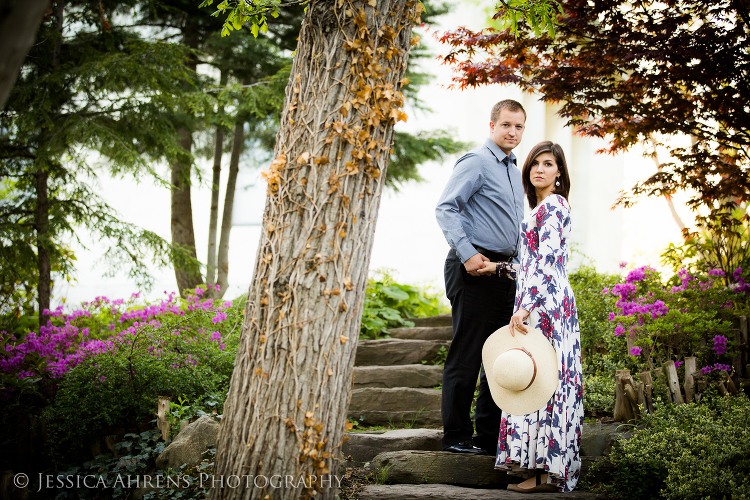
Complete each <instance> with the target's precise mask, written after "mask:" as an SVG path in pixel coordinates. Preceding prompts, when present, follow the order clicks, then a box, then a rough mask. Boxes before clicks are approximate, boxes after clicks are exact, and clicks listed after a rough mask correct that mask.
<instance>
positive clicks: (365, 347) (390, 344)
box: [349, 315, 453, 427]
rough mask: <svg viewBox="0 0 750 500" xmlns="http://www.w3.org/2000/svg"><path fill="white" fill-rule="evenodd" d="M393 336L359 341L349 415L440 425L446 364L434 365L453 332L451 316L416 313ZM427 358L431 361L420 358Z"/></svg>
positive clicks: (366, 421)
mask: <svg viewBox="0 0 750 500" xmlns="http://www.w3.org/2000/svg"><path fill="white" fill-rule="evenodd" d="M413 321H414V324H415V326H414V328H394V329H391V330H390V331H389V334H390V336H391V338H390V339H382V340H360V341H359V344H358V345H357V354H356V357H355V359H354V376H353V390H352V401H351V403H350V405H349V420H351V421H353V422H358V423H359V424H360V425H365V426H370V425H389V424H392V425H395V426H408V427H416V426H419V427H440V426H442V420H441V418H440V390H439V389H433V388H434V387H435V386H437V385H440V383H441V382H442V380H443V367H442V366H440V365H433V364H430V362H431V361H432V360H434V359H435V358H436V357H438V356H439V353H440V349H441V348H444V349H448V346H449V345H450V339H451V338H452V336H453V329H452V327H451V317H450V315H442V316H434V317H431V318H416V319H414V320H413ZM423 361H425V362H427V363H426V364H425V363H422V362H423Z"/></svg>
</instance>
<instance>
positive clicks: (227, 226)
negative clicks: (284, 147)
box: [216, 118, 245, 298]
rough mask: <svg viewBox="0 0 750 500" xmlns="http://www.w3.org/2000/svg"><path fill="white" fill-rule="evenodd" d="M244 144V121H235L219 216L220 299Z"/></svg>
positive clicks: (227, 259) (222, 290)
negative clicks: (221, 211)
mask: <svg viewBox="0 0 750 500" xmlns="http://www.w3.org/2000/svg"><path fill="white" fill-rule="evenodd" d="M244 143H245V120H244V119H242V118H238V119H237V123H236V124H235V126H234V141H233V142H232V157H231V159H230V160H229V177H227V192H226V193H225V194H224V212H223V213H222V215H221V239H220V240H219V279H218V281H217V282H216V283H217V284H218V285H219V290H218V291H217V292H216V296H217V297H219V298H221V297H223V296H224V293H226V290H227V286H229V279H228V274H229V233H230V232H231V231H232V209H233V208H234V191H235V189H236V187H237V172H239V170H240V154H242V145H243V144H244Z"/></svg>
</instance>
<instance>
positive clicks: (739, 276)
mask: <svg viewBox="0 0 750 500" xmlns="http://www.w3.org/2000/svg"><path fill="white" fill-rule="evenodd" d="M732 279H733V280H734V281H739V280H740V279H742V268H741V267H738V268H737V269H735V270H734V272H733V273H732Z"/></svg>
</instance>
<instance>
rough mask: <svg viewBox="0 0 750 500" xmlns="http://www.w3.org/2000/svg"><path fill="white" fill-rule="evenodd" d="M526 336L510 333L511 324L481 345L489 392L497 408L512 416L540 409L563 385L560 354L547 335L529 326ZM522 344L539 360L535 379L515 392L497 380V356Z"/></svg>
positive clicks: (535, 359) (519, 333) (536, 360)
mask: <svg viewBox="0 0 750 500" xmlns="http://www.w3.org/2000/svg"><path fill="white" fill-rule="evenodd" d="M528 329H529V331H528V333H527V334H526V335H524V334H523V333H521V332H518V331H517V332H516V335H515V336H513V335H511V334H510V327H509V326H507V325H506V326H504V327H502V328H500V329H499V330H498V331H496V332H495V333H493V334H492V335H490V336H489V338H488V339H487V341H486V342H485V343H484V347H483V348H482V363H483V365H484V371H485V373H486V374H487V383H488V385H489V387H490V394H491V395H492V399H493V400H494V401H495V404H497V406H498V407H500V408H501V409H502V410H503V411H505V412H506V413H510V414H511V415H527V414H529V413H534V412H536V411H539V410H541V409H542V408H544V406H545V405H546V404H547V402H548V401H549V400H550V398H551V397H552V396H553V395H554V394H555V392H556V391H557V388H558V387H559V385H560V375H559V373H560V372H559V366H558V362H557V353H556V352H555V348H554V347H553V346H552V344H551V343H550V342H549V340H547V337H545V336H544V334H543V333H542V332H541V331H539V330H537V329H536V328H532V327H530V326H529V327H528ZM520 347H523V348H524V349H526V350H527V351H529V352H530V353H531V355H532V357H533V358H534V361H535V362H536V377H535V378H534V382H533V383H532V384H531V385H530V386H529V387H528V388H527V389H525V390H523V391H512V390H509V389H506V388H504V387H502V386H501V385H500V384H498V383H497V382H496V381H495V376H494V373H493V366H494V364H495V360H496V359H497V357H498V356H500V355H501V354H503V353H504V352H505V351H507V350H508V349H513V348H520Z"/></svg>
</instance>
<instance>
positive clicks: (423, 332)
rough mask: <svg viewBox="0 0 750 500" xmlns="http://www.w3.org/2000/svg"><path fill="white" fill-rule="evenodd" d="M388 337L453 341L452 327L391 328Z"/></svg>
mask: <svg viewBox="0 0 750 500" xmlns="http://www.w3.org/2000/svg"><path fill="white" fill-rule="evenodd" d="M388 335H390V336H391V337H393V338H395V339H411V340H453V327H452V326H416V327H414V328H391V329H390V330H388Z"/></svg>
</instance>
